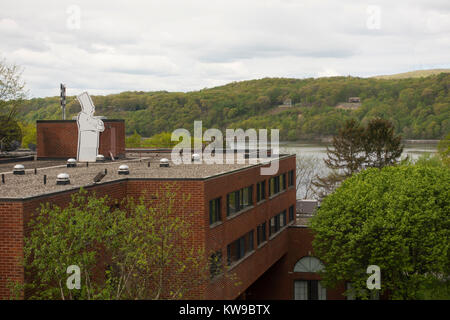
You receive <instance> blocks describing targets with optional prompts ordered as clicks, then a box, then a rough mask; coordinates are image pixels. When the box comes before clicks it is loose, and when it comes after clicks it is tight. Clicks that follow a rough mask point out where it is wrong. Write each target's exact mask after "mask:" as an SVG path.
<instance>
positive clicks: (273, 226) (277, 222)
mask: <svg viewBox="0 0 450 320" xmlns="http://www.w3.org/2000/svg"><path fill="white" fill-rule="evenodd" d="M284 226H286V210H284V211H283V212H281V213H279V214H277V215H276V216H274V217H272V218H271V219H270V225H269V237H270V236H271V235H273V234H275V233H277V232H278V231H280V230H281V228H283V227H284Z"/></svg>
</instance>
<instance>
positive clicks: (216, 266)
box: [209, 251, 222, 279]
mask: <svg viewBox="0 0 450 320" xmlns="http://www.w3.org/2000/svg"><path fill="white" fill-rule="evenodd" d="M221 273H222V252H221V251H216V252H214V253H213V254H212V255H210V256H209V274H210V277H211V279H212V278H214V277H216V276H218V275H220V274H221Z"/></svg>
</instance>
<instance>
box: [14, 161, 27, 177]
mask: <svg viewBox="0 0 450 320" xmlns="http://www.w3.org/2000/svg"><path fill="white" fill-rule="evenodd" d="M13 174H20V175H23V174H25V167H24V166H23V164H16V165H15V166H14V168H13Z"/></svg>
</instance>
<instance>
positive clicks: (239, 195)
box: [227, 186, 253, 216]
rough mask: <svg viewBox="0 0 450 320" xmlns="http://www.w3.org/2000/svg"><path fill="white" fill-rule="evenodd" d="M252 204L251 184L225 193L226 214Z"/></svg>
mask: <svg viewBox="0 0 450 320" xmlns="http://www.w3.org/2000/svg"><path fill="white" fill-rule="evenodd" d="M252 205H253V186H250V187H246V188H242V189H240V190H238V191H234V192H231V193H229V194H227V216H229V215H232V214H234V213H237V212H239V211H241V210H244V209H245V208H247V207H250V206H252Z"/></svg>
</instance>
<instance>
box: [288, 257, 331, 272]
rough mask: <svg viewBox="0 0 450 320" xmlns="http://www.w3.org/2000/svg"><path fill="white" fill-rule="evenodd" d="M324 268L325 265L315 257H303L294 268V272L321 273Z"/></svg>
mask: <svg viewBox="0 0 450 320" xmlns="http://www.w3.org/2000/svg"><path fill="white" fill-rule="evenodd" d="M323 268H324V265H323V263H322V262H321V261H320V260H319V259H317V258H314V257H303V258H301V259H300V260H298V261H297V263H296V264H295V266H294V272H319V271H321V270H322V269H323Z"/></svg>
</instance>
